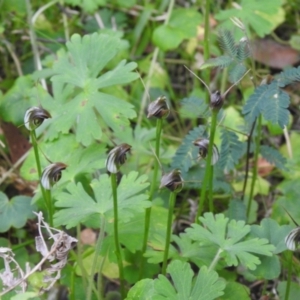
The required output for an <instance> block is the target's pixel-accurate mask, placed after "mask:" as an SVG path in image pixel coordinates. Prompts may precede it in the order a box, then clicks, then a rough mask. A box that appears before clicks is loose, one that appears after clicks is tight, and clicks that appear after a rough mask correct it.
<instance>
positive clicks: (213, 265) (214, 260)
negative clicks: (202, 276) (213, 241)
mask: <svg viewBox="0 0 300 300" xmlns="http://www.w3.org/2000/svg"><path fill="white" fill-rule="evenodd" d="M222 252H223V250H222V249H221V248H219V250H218V252H217V253H216V255H215V257H214V259H213V261H212V262H211V264H210V266H209V268H208V271H211V270H213V269H214V268H215V266H216V264H217V263H218V261H219V259H220V255H221V253H222Z"/></svg>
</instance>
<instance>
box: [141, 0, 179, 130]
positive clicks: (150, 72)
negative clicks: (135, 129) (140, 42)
mask: <svg viewBox="0 0 300 300" xmlns="http://www.w3.org/2000/svg"><path fill="white" fill-rule="evenodd" d="M174 2H175V0H170V2H169V7H168V11H167V17H166V20H165V22H164V25H167V24H168V22H169V20H170V17H171V14H172V11H173V6H174ZM158 53H159V48H158V47H156V48H155V49H154V51H153V56H152V60H151V65H150V69H149V72H148V77H147V81H146V86H145V91H144V93H143V97H142V103H141V108H140V111H139V116H138V121H137V125H141V122H142V119H143V115H144V110H145V107H146V103H147V97H148V95H149V89H150V85H151V79H152V76H153V73H154V69H155V65H156V61H157V57H158Z"/></svg>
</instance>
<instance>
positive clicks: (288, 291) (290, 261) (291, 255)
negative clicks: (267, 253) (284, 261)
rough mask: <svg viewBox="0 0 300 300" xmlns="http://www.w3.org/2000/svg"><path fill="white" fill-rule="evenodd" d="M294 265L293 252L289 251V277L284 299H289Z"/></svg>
mask: <svg viewBox="0 0 300 300" xmlns="http://www.w3.org/2000/svg"><path fill="white" fill-rule="evenodd" d="M292 267H293V252H292V251H288V277H287V283H286V289H285V295H284V300H289V295H290V288H291V280H292Z"/></svg>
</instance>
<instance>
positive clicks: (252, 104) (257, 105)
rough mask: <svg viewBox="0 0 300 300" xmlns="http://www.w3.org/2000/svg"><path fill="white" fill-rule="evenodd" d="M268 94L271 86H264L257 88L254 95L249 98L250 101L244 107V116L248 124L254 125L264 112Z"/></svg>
mask: <svg viewBox="0 0 300 300" xmlns="http://www.w3.org/2000/svg"><path fill="white" fill-rule="evenodd" d="M268 93H269V85H266V84H264V85H260V86H259V87H257V88H256V89H255V91H254V93H253V94H251V96H250V97H249V99H248V101H247V102H246V104H245V105H244V107H243V114H244V115H245V119H246V122H247V123H248V124H252V123H253V122H254V121H255V119H256V118H257V117H258V115H259V114H260V113H261V112H262V110H263V107H264V101H268V100H267V94H268Z"/></svg>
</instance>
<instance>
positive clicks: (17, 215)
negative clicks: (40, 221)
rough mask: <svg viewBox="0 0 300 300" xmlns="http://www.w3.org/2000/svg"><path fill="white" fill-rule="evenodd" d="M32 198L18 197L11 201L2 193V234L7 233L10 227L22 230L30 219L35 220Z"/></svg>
mask: <svg viewBox="0 0 300 300" xmlns="http://www.w3.org/2000/svg"><path fill="white" fill-rule="evenodd" d="M34 210H35V207H34V206H32V205H31V197H27V196H16V197H13V198H11V199H10V200H9V199H8V198H7V196H6V195H5V194H4V193H2V192H0V213H1V218H0V232H6V231H7V230H8V229H9V228H10V227H15V228H22V227H23V226H24V225H25V223H26V221H27V220H28V219H29V218H33V217H34V214H33V213H32V211H34Z"/></svg>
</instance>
